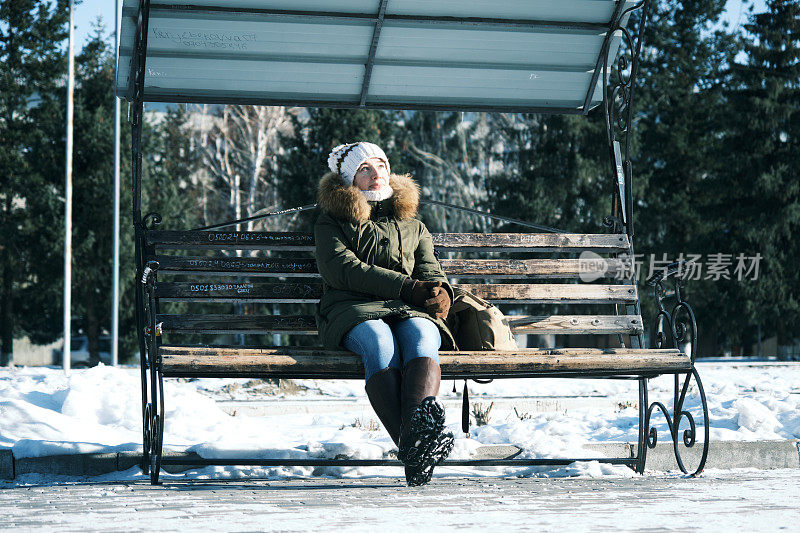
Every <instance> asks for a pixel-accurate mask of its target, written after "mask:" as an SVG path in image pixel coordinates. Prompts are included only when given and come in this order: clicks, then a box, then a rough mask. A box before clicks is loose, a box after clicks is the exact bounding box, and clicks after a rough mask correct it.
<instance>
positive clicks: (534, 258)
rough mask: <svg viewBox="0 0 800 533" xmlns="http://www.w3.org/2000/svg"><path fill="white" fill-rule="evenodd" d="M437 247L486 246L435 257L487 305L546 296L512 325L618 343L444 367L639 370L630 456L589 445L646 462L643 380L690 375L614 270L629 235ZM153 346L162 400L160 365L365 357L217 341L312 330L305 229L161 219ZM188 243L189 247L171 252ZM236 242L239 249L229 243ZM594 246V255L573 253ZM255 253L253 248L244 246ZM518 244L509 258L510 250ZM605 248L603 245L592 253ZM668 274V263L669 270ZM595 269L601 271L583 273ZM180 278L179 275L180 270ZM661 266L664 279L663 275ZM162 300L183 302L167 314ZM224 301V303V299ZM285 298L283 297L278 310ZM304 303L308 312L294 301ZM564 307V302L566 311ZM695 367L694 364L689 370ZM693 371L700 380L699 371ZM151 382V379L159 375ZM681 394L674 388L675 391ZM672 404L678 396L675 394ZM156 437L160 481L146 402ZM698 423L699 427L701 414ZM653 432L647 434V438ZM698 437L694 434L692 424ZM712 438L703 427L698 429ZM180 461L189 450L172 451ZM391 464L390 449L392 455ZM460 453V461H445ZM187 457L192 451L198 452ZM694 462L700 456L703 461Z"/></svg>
mask: <svg viewBox="0 0 800 533" xmlns="http://www.w3.org/2000/svg"><path fill="white" fill-rule="evenodd" d="M433 239H434V243H435V246H436V250H437V253H440V255H444V252H447V253H448V255H458V254H459V253H463V252H467V253H468V255H470V256H473V257H474V256H475V255H477V254H480V255H481V256H483V258H480V259H475V258H466V259H465V258H446V259H445V258H443V259H441V260H440V261H441V264H442V267H443V269H444V271H445V273H446V275H447V276H448V277H449V278H450V279H451V280H452V281H454V282H455V283H454V285H455V286H458V287H461V288H464V289H466V290H469V291H471V292H473V293H474V294H476V295H478V296H481V297H482V298H485V299H487V300H490V301H493V302H494V303H496V304H540V305H541V306H543V307H555V308H556V310H555V311H554V312H552V313H549V314H542V315H539V316H527V315H526V316H522V315H512V316H510V322H511V324H512V329H513V331H514V333H515V334H539V335H544V334H555V335H612V336H615V337H616V339H617V341H618V342H619V344H620V347H617V348H592V347H584V348H575V347H570V348H555V349H537V348H520V349H519V350H515V351H491V352H477V351H443V352H441V354H440V360H441V367H442V377H443V379H447V378H457V379H497V378H522V377H530V378H533V377H580V378H598V377H604V378H622V379H639V380H640V384H641V386H640V403H639V410H640V428H639V430H640V431H639V432H640V442H639V444H640V446H639V451H638V453H637V455H636V456H635V457H623V458H595V460H598V461H602V462H608V463H615V464H626V465H629V466H631V467H633V468H635V469H636V470H637V471H640V472H641V471H642V470H643V468H644V464H645V450H646V446H642V443H645V442H646V440H647V436H648V435H650V431H651V430H650V429H649V428H648V426H649V414H650V413H649V412H648V411H647V409H646V407H647V406H648V404H647V390H646V387H647V379H648V378H651V377H655V376H658V375H660V374H676V375H678V374H692V373H694V370H693V361H692V355H691V354H690V353H683V352H681V351H680V350H679V349H677V348H643V347H641V340H642V334H643V332H644V329H643V323H642V318H641V316H640V315H639V314H638V309H639V306H638V298H639V295H638V294H637V289H636V285H635V284H632V283H631V280H629V279H623V280H621V281H620V280H617V279H615V278H616V277H617V276H618V274H624V273H625V272H627V271H628V269H629V266H630V264H629V262H627V261H626V260H625V259H624V258H620V257H619V256H620V254H625V253H627V252H628V250H629V242H628V238H627V236H626V235H624V234H618V235H615V234H607V235H579V234H434V235H433ZM146 243H147V247H146V249H145V264H146V265H147V267H146V273H145V276H144V279H143V283H144V285H145V287H146V292H147V298H148V301H147V306H146V308H147V331H148V333H149V332H152V331H156V332H157V333H158V334H157V335H156V336H152V335H148V339H149V340H148V359H149V360H150V361H154V362H155V364H154V365H153V366H152V368H151V371H152V372H153V375H152V380H151V383H152V384H153V387H154V392H153V397H154V398H159V399H160V400H161V402H162V404H161V406H160V409H159V410H158V411H159V413H163V412H164V410H163V400H164V399H163V395H162V390H161V388H160V386H161V380H162V378H164V377H185V378H188V377H194V378H199V377H252V378H339V379H363V376H364V369H363V365H362V363H361V360H360V358H359V357H358V356H356V355H355V354H352V353H350V352H347V351H330V350H323V349H321V348H318V347H313V346H312V347H301V346H264V345H261V344H259V345H252V344H249V343H245V345H236V346H233V345H229V344H228V345H224V344H215V343H213V342H212V341H213V339H214V336H219V335H234V334H236V335H238V334H241V335H247V336H252V335H264V334H276V333H278V334H281V335H283V336H285V337H282V338H288V337H289V336H292V337H294V336H301V335H305V336H308V335H314V334H315V333H316V324H315V321H314V317H313V307H314V304H315V303H316V302H317V301H318V299H319V297H320V295H321V291H322V285H321V280H320V276H319V274H318V273H317V270H316V265H315V260H314V257H313V236H312V235H311V234H310V233H256V232H249V233H248V232H221V231H220V232H216V231H158V230H151V231H147V233H146ZM176 250H180V251H181V252H179V253H188V254H189V255H176ZM237 251H241V252H242V253H243V254H246V255H243V256H237V255H236V252H237ZM587 251H591V252H594V253H595V254H598V257H602V258H603V261H598V260H593V261H586V260H585V259H580V258H575V257H561V258H555V259H554V258H552V257H542V256H543V255H549V256H553V255H559V256H565V255H578V254H580V253H582V252H587ZM250 254H252V256H251V255H250ZM512 254H513V256H514V257H513V258H510V257H508V256H509V255H512ZM601 254H602V255H601ZM672 274H674V272H672ZM582 277H583V278H586V277H597V278H598V279H597V280H596V282H590V283H582V282H581V279H582ZM176 278H177V279H180V281H177V280H176ZM662 281H663V279H660V280H659V282H662ZM170 303H180V304H182V306H184V307H185V308H186V311H185V312H180V313H175V312H173V313H170V312H168V310H167V307H169V305H170ZM209 303H216V304H232V303H238V304H245V303H246V304H250V309H249V314H246V315H242V314H234V313H232V312H229V313H204V312H198V311H197V308H202V307H207V305H205V304H209ZM559 306H569V307H570V308H576V307H577V308H580V307H585V308H590V309H596V308H603V309H605V310H606V312H605V314H585V313H584V314H558V312H557V308H558V307H559ZM228 307H231V308H232V306H230V305H228ZM283 309H287V310H286V312H283ZM297 309H302V311H303V312H298V311H297ZM571 313H573V312H571ZM186 334H192V335H202V336H203V338H204V339H207V340H205V341H204V342H202V343H201V344H196V343H195V344H189V345H187V344H180V343H172V342H170V340H171V339H173V338H179V337H180V336H181V335H186ZM695 375H696V373H695ZM698 383H699V381H698ZM156 384H157V385H158V387H156ZM681 403H682V401H681ZM678 410H679V411H678V412H680V410H681V409H680V407H678ZM149 416H150V417H151V422H150V432H151V434H152V436H150V438H151V439H153V441H154V442H153V445H152V446H151V449H150V450H149V452H150V461H151V465H150V471H151V474H152V475H153V476H154V482H156V481H157V476H158V470H159V467H160V464H161V463H162V462H168V461H169V460H168V459H161V458H160V455H161V454H160V442H161V436H162V435H163V433H162V432H163V415H160V414H158V413H155V412H154V413H151V414H150V415H149ZM705 427H706V428H707V427H708V425H707V423H706V426H705ZM654 438H655V437H654V436H651V439H654ZM692 438H693V434H692ZM706 445H707V439H706ZM574 460H575V459H569V458H563V459H560V458H556V459H534V460H515V459H512V460H496V461H491V460H489V461H487V460H483V461H481V462H480V464H483V465H486V464H497V465H523V464H525V465H530V464H569V463H570V462H573V461H574ZM180 461H181V464H186V460H185V459H180ZM243 462H244V464H267V465H271V464H277V462H281V461H277V460H275V461H273V460H264V461H261V460H249V459H247V458H242V459H232V460H222V461H221V460H209V461H205V460H196V461H195V463H196V464H198V465H201V464H243ZM394 463H395V464H400V463H399V462H396V461H395V462H394ZM448 463H449V464H465V462H464V461H456V462H452V461H450V462H446V464H448ZM193 464H194V463H193ZM282 464H287V465H309V464H314V465H322V464H324V465H353V464H368V465H369V464H392V462H391V461H388V460H387V461H377V462H376V461H366V462H360V461H355V460H333V459H331V460H313V461H312V460H297V461H292V460H286V461H282ZM700 468H702V465H701V466H700Z"/></svg>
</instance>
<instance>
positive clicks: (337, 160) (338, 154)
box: [328, 141, 389, 185]
mask: <svg viewBox="0 0 800 533" xmlns="http://www.w3.org/2000/svg"><path fill="white" fill-rule="evenodd" d="M373 157H377V158H379V159H383V161H384V162H385V163H386V170H389V159H388V158H387V157H386V154H385V153H383V150H381V148H380V146H378V145H377V144H372V143H368V142H365V141H359V142H355V143H347V144H340V145H339V146H337V147H336V148H334V149H333V150H331V153H330V154H328V168H330V169H331V171H332V172H338V173H339V174H341V176H342V177H343V178H344V181H345V182H346V183H347V184H348V185H352V184H353V179H355V177H356V171H357V170H358V167H360V166H361V163H363V162H364V161H366V160H367V159H370V158H373Z"/></svg>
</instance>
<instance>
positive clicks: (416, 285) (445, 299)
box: [400, 278, 451, 319]
mask: <svg viewBox="0 0 800 533" xmlns="http://www.w3.org/2000/svg"><path fill="white" fill-rule="evenodd" d="M400 298H401V299H402V300H403V301H405V302H406V303H409V304H411V305H413V306H415V307H424V308H425V310H426V311H427V312H428V314H429V315H431V316H432V317H435V318H442V319H443V318H445V317H446V316H447V312H448V311H449V310H450V304H451V302H450V295H449V294H447V291H446V290H445V289H444V288H443V287H442V282H441V281H418V280H415V279H413V278H408V279H407V280H405V281H404V282H403V288H402V290H401V291H400Z"/></svg>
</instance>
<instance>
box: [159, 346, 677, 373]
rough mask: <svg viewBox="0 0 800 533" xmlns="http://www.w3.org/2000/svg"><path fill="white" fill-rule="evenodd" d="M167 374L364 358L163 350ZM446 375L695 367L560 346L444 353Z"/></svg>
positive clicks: (639, 352)
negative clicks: (555, 347)
mask: <svg viewBox="0 0 800 533" xmlns="http://www.w3.org/2000/svg"><path fill="white" fill-rule="evenodd" d="M159 351H160V354H161V357H162V369H163V371H164V375H165V376H197V377H202V376H215V375H217V376H218V375H225V376H230V377H246V376H254V375H260V376H266V375H274V376H280V375H317V374H319V375H325V376H328V377H331V378H363V375H364V369H363V364H362V362H361V358H360V357H359V356H357V355H355V354H353V353H350V352H346V351H331V350H322V349H314V348H291V347H285V348H247V347H197V346H162V347H160V349H159ZM439 361H440V364H441V367H442V376H443V377H449V376H469V375H486V374H493V375H497V376H502V377H513V376H514V375H518V374H526V375H532V374H536V375H548V374H570V373H576V374H592V373H620V374H627V373H632V374H637V373H642V372H644V373H649V372H654V373H665V372H666V373H668V372H676V371H685V370H688V369H689V368H691V360H690V358H689V356H688V355H685V354H683V353H682V352H681V351H679V350H674V349H663V350H655V349H632V348H557V349H525V350H515V351H496V352H469V351H462V352H454V351H442V352H440V353H439Z"/></svg>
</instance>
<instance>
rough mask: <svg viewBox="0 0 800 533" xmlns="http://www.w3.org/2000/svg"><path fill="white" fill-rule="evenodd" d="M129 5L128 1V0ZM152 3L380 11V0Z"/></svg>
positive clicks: (159, 0) (157, 1)
mask: <svg viewBox="0 0 800 533" xmlns="http://www.w3.org/2000/svg"><path fill="white" fill-rule="evenodd" d="M125 4H126V5H127V4H128V2H127V1H126V2H125ZM150 5H151V6H152V7H156V6H158V5H180V6H200V7H219V6H221V5H222V6H225V7H226V8H228V9H237V8H240V9H260V10H270V9H275V10H281V11H316V12H328V13H364V14H367V15H374V14H375V13H377V12H378V6H379V5H380V0H151V2H150Z"/></svg>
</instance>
